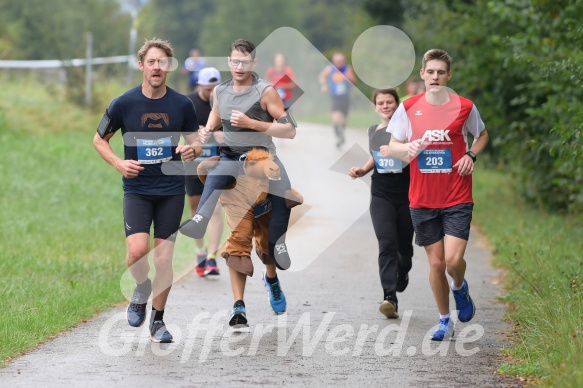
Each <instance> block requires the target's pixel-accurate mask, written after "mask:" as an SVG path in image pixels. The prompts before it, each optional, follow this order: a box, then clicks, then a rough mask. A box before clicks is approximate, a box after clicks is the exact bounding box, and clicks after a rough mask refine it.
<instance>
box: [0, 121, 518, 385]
mask: <svg viewBox="0 0 583 388" xmlns="http://www.w3.org/2000/svg"><path fill="white" fill-rule="evenodd" d="M277 145H278V154H279V156H280V158H281V159H282V161H283V163H284V164H285V166H286V167H287V171H288V174H289V175H290V178H291V180H292V185H293V186H294V187H295V188H297V189H298V190H299V191H300V192H302V194H303V195H304V197H305V204H304V205H302V206H300V207H298V208H295V209H294V211H293V215H292V218H293V222H294V223H293V226H292V227H291V228H290V231H289V233H288V245H289V250H290V253H291V257H292V267H291V268H290V269H289V270H288V271H285V272H281V271H280V272H279V277H280V280H281V284H282V288H283V290H284V292H285V295H286V298H287V301H288V307H287V309H288V311H287V313H286V314H284V315H281V316H275V315H273V314H272V313H271V311H270V309H269V305H268V299H267V293H266V291H265V289H264V287H263V285H262V283H261V276H260V274H261V262H260V261H259V260H258V259H257V258H254V263H255V266H256V270H255V275H254V277H253V278H250V279H249V281H248V284H247V290H246V298H245V302H246V306H247V316H248V319H249V323H250V327H249V330H248V332H233V331H232V330H231V329H230V328H229V327H228V324H227V321H228V314H229V312H230V308H231V306H232V303H233V300H232V296H231V292H230V283H229V279H228V275H227V268H226V266H225V264H224V261H223V260H222V259H221V260H220V261H219V267H220V269H221V272H222V274H221V275H220V276H218V277H215V278H213V279H206V278H198V277H197V276H196V275H195V274H194V273H193V272H191V273H189V274H187V275H186V276H184V277H182V278H181V279H179V280H177V281H176V283H175V284H174V286H173V288H172V291H171V293H170V297H169V300H168V304H167V307H166V314H165V322H166V323H167V325H168V328H169V330H170V331H171V333H172V334H173V335H174V337H175V341H174V343H172V344H156V343H152V342H151V341H150V339H149V333H148V329H147V325H144V326H143V327H141V328H137V329H136V328H131V327H129V326H128V325H127V323H126V322H125V305H121V304H120V305H119V306H115V307H113V308H111V309H110V310H108V311H106V312H104V313H103V314H101V315H99V316H97V317H96V318H94V319H92V320H90V321H89V322H87V323H82V324H79V325H78V326H77V327H75V328H73V329H71V330H70V331H68V332H66V333H63V334H62V335H59V336H57V337H56V338H55V339H52V340H50V341H48V342H47V343H45V344H42V345H40V346H39V347H38V348H37V349H35V350H33V351H31V352H29V353H27V354H25V355H23V356H22V357H20V358H17V359H15V360H14V361H12V362H11V363H10V364H9V365H7V366H6V367H5V368H3V369H0V386H7V387H8V386H9V387H37V386H38V387H40V386H42V387H47V386H48V387H50V386H83V387H98V386H99V387H101V386H115V387H118V386H119V387H134V386H136V387H138V386H139V387H154V386H173V387H181V386H203V385H218V386H237V387H240V386H252V385H287V386H330V385H336V386H358V387H361V386H363V387H364V386H436V387H439V386H443V387H464V386H495V387H498V386H504V387H505V386H514V385H518V383H517V382H516V381H514V380H510V379H505V378H502V377H500V376H498V375H496V374H495V369H496V365H497V364H498V363H499V362H500V358H501V355H500V349H501V348H502V347H504V346H506V345H508V343H507V342H506V337H505V332H506V331H507V330H508V328H509V326H508V324H507V323H505V322H504V321H503V315H504V306H503V305H502V304H500V303H498V302H497V301H496V298H497V296H498V295H500V293H501V288H500V285H499V284H498V283H499V278H500V273H499V271H498V270H496V269H494V268H493V267H492V266H491V263H490V259H491V257H490V252H489V250H488V248H487V245H486V244H484V243H483V241H484V238H483V237H482V236H480V235H479V234H478V233H477V232H476V228H475V227H474V228H473V231H472V234H471V237H470V243H469V245H468V249H467V252H466V260H467V262H468V270H467V274H466V279H467V280H468V283H469V285H470V290H471V295H472V297H473V299H474V302H475V304H476V307H477V312H476V315H475V317H474V318H473V320H472V321H471V322H469V323H465V324H463V323H458V324H457V325H456V335H455V336H454V340H451V341H444V342H442V343H435V342H432V341H430V340H429V335H430V334H431V333H432V332H433V330H434V329H435V325H436V324H437V321H438V312H437V310H436V307H435V302H434V300H433V296H432V293H431V290H430V287H429V283H428V265H427V261H426V258H425V255H424V251H423V249H422V248H419V247H417V246H416V247H415V256H414V258H413V269H412V272H411V274H410V284H409V287H408V288H407V289H406V290H405V292H403V293H401V294H399V295H398V296H399V314H400V318H399V319H394V320H388V319H386V318H385V317H384V316H382V315H381V314H380V313H379V311H378V307H379V304H380V302H381V301H382V297H383V293H382V288H381V286H380V281H379V277H378V264H377V254H378V248H377V241H376V239H375V235H374V231H373V228H372V224H371V220H370V215H369V210H368V204H369V198H370V191H369V184H370V180H369V179H368V178H365V179H360V180H352V179H350V178H349V177H348V175H347V172H348V169H349V168H350V167H351V166H353V165H362V164H363V163H364V162H365V161H366V158H367V157H368V156H367V153H366V151H365V150H366V149H367V140H366V131H365V130H364V129H361V130H355V129H354V130H349V131H348V133H347V143H346V144H345V145H344V146H343V147H342V148H341V149H337V148H336V147H335V145H334V138H333V132H332V128H330V127H329V126H323V125H313V124H301V125H300V127H299V129H298V134H297V137H296V139H294V140H286V141H284V140H281V141H277ZM120 195H121V190H120ZM476 206H480V204H476ZM183 239H186V237H184V236H179V240H178V243H181V241H182V240H183ZM124 254H125V253H124V252H120V260H123V257H124ZM120 275H121V274H120ZM451 306H452V308H454V306H455V303H454V301H453V298H451ZM149 309H150V307H149V306H148V310H149ZM147 319H149V318H147ZM5 340H6V339H5ZM8 340H9V339H8Z"/></svg>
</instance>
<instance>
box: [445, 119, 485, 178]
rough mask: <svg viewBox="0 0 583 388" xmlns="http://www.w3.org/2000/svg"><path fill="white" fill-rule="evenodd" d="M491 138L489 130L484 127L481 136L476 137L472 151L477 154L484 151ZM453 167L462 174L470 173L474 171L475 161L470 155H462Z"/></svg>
mask: <svg viewBox="0 0 583 388" xmlns="http://www.w3.org/2000/svg"><path fill="white" fill-rule="evenodd" d="M489 139H490V136H489V135H488V131H486V129H484V130H483V131H482V132H481V133H480V137H478V138H477V139H474V142H473V143H472V147H471V148H470V151H472V152H473V153H474V154H475V155H476V156H478V155H479V154H480V152H482V151H483V150H484V148H486V144H488V140H489ZM453 168H457V170H458V174H460V175H461V176H466V175H470V174H471V173H472V172H474V161H473V160H472V158H470V157H469V156H468V155H464V156H462V157H461V159H460V160H458V161H457V162H456V164H454V165H453Z"/></svg>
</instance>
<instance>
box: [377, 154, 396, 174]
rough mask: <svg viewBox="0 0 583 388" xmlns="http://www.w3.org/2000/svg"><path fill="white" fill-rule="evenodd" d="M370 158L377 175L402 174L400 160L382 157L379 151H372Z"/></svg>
mask: <svg viewBox="0 0 583 388" xmlns="http://www.w3.org/2000/svg"><path fill="white" fill-rule="evenodd" d="M372 156H373V159H374V164H375V167H376V168H377V171H378V172H379V174H387V173H393V174H395V173H399V172H403V163H402V162H401V160H400V159H395V158H389V157H386V156H383V155H381V153H380V152H379V151H373V152H372Z"/></svg>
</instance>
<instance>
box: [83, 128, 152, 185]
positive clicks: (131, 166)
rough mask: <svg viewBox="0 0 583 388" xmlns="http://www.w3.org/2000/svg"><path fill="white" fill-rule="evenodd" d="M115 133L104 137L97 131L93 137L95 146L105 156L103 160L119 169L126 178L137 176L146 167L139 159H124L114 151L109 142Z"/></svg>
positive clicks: (100, 154)
mask: <svg viewBox="0 0 583 388" xmlns="http://www.w3.org/2000/svg"><path fill="white" fill-rule="evenodd" d="M113 135H114V133H110V134H108V135H106V136H105V137H104V138H103V139H102V138H101V136H99V134H98V133H96V134H95V136H94V137H93V146H94V147H95V150H97V153H98V154H99V156H101V157H102V158H103V160H105V161H106V162H107V163H109V164H110V165H111V166H112V167H113V168H115V169H116V170H117V171H119V172H120V173H121V174H122V175H123V176H124V177H125V178H135V177H137V176H138V174H139V173H140V171H142V170H143V169H144V167H142V164H141V163H140V162H138V161H137V160H124V159H121V158H120V157H118V156H117V155H116V154H115V152H113V149H111V145H110V144H109V139H111V137H112V136H113Z"/></svg>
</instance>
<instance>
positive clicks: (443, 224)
mask: <svg viewBox="0 0 583 388" xmlns="http://www.w3.org/2000/svg"><path fill="white" fill-rule="evenodd" d="M473 209H474V204H473V203H472V202H470V203H462V204H459V205H455V206H451V207H446V208H438V209H417V208H411V220H412V221H413V228H414V229H415V244H417V245H419V246H421V247H426V246H428V245H431V244H435V243H436V242H438V241H439V240H441V239H442V238H443V236H445V235H446V234H447V235H450V236H454V237H458V238H461V239H463V240H466V241H467V240H468V239H469V237H470V224H471V222H472V211H473Z"/></svg>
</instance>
